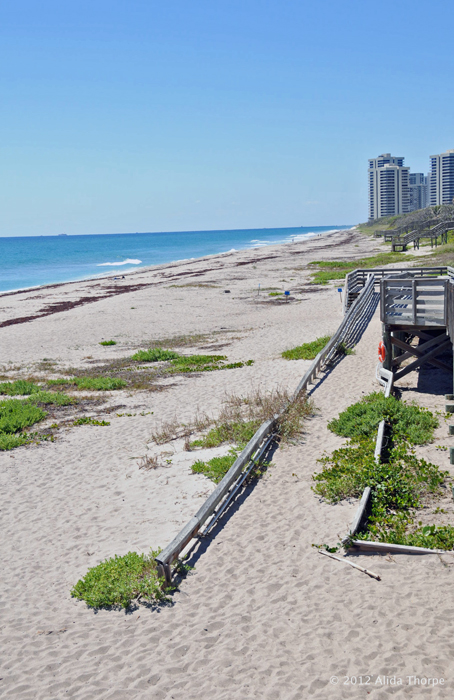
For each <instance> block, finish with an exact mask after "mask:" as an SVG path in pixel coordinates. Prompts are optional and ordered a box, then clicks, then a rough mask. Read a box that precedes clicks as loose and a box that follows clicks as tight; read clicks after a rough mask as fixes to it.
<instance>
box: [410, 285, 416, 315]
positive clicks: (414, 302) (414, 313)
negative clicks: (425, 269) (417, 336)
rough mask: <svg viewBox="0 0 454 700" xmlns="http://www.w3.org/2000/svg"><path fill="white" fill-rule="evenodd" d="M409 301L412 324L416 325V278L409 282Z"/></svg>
mask: <svg viewBox="0 0 454 700" xmlns="http://www.w3.org/2000/svg"><path fill="white" fill-rule="evenodd" d="M411 297H412V299H411V302H412V305H413V325H414V326H416V280H415V279H414V280H412V282H411Z"/></svg>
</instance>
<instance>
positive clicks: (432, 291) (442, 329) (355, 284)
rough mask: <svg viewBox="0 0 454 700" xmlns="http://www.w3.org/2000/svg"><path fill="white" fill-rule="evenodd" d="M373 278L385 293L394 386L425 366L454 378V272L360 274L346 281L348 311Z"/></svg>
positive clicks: (424, 270) (388, 358) (382, 298)
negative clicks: (367, 281) (366, 283)
mask: <svg viewBox="0 0 454 700" xmlns="http://www.w3.org/2000/svg"><path fill="white" fill-rule="evenodd" d="M448 223H450V222H448ZM447 225H448V224H447ZM369 275H373V276H374V280H375V285H379V288H380V319H381V322H382V324H383V325H382V328H383V343H384V346H385V350H386V357H385V360H384V362H383V367H384V369H387V370H391V371H392V372H393V374H394V381H398V380H399V379H401V378H402V377H404V376H405V375H407V374H409V372H412V371H414V370H415V369H418V368H419V367H421V366H422V365H423V364H426V363H428V364H430V365H432V366H434V367H437V368H438V369H442V370H444V371H446V372H448V373H449V374H450V375H451V376H453V361H452V342H453V339H454V268H452V267H449V266H446V267H438V268H437V267H426V268H424V267H422V268H406V269H400V270H398V269H390V268H386V269H384V268H381V269H373V270H355V271H354V272H353V273H350V275H349V276H348V277H347V284H346V289H345V297H344V298H345V303H346V307H347V308H348V305H349V304H350V303H351V302H352V300H353V299H354V298H355V296H356V295H357V294H358V293H359V292H360V290H361V288H362V285H363V284H364V281H363V280H364V279H366V278H367V277H368V276H369ZM448 354H449V356H450V359H449V360H448V359H447V357H446V356H447V355H448ZM442 356H443V357H442ZM410 358H414V359H413V361H412V362H411V363H409V364H406V365H405V366H403V363H404V362H405V361H406V360H408V359H410Z"/></svg>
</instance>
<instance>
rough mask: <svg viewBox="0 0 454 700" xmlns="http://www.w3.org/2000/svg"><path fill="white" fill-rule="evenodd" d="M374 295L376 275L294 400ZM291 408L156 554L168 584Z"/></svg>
mask: <svg viewBox="0 0 454 700" xmlns="http://www.w3.org/2000/svg"><path fill="white" fill-rule="evenodd" d="M373 296H374V277H373V276H372V275H371V276H370V277H369V279H368V280H367V281H366V284H365V285H364V286H363V288H362V290H361V293H360V295H359V296H358V298H357V299H356V301H355V302H354V304H353V305H352V306H351V307H350V309H349V310H348V313H347V314H346V315H345V316H344V318H343V319H342V322H341V324H340V326H339V328H338V329H337V331H336V333H335V334H334V335H333V337H332V338H331V339H330V341H329V342H328V343H327V344H326V345H325V347H324V348H323V349H322V350H321V351H320V352H319V353H318V355H317V357H315V359H314V360H313V362H312V363H311V366H310V367H309V369H308V370H307V372H306V373H305V375H304V376H303V378H302V379H301V381H300V383H299V384H298V386H297V388H296V390H295V392H294V394H293V396H292V398H291V401H294V400H295V399H296V398H297V397H298V396H299V395H300V394H301V393H302V392H304V391H306V389H307V386H308V384H310V383H311V382H313V381H314V379H315V378H316V376H317V374H318V373H319V372H320V370H321V369H322V367H324V366H325V365H327V364H328V363H329V361H330V360H331V359H332V358H333V357H334V356H335V354H336V353H337V352H338V348H339V345H341V344H342V343H343V344H345V346H346V347H348V346H349V345H350V344H351V343H352V342H353V339H354V338H355V333H357V331H358V329H359V328H360V327H361V326H362V327H364V318H365V312H366V311H367V309H368V307H369V306H370V305H371V303H372V301H373ZM287 407H288V406H284V407H283V408H282V410H281V411H280V413H278V414H276V415H275V416H274V418H273V419H272V420H269V421H267V422H266V423H263V424H262V425H261V426H260V428H259V429H258V430H257V432H256V433H255V435H254V436H253V437H252V439H251V440H250V441H249V442H248V444H247V445H246V447H245V448H244V450H243V451H242V452H241V454H240V455H239V456H238V457H237V459H236V460H235V462H234V464H233V465H232V467H231V468H230V469H229V471H228V472H227V474H226V475H225V476H224V478H223V479H222V481H221V482H220V483H219V484H218V485H217V486H216V488H215V489H214V491H213V492H212V494H211V495H210V496H209V497H208V498H207V500H206V501H205V503H204V504H203V506H202V507H201V508H200V509H199V510H198V512H197V513H196V514H195V515H194V517H193V518H191V520H190V521H189V522H188V523H187V524H186V525H185V527H184V528H183V529H182V530H181V531H180V532H179V533H178V535H177V536H176V537H175V538H174V539H173V540H172V542H171V543H170V544H169V545H168V546H167V547H166V548H165V549H164V550H163V551H162V552H161V553H160V554H159V555H158V556H157V557H156V563H157V565H158V572H159V575H160V576H162V577H164V578H165V581H166V584H170V581H171V578H172V572H171V564H172V562H174V561H175V560H176V559H177V558H178V557H179V555H180V554H181V552H182V551H183V549H185V548H186V547H187V545H188V544H189V543H190V542H191V540H192V539H193V538H195V537H196V536H197V535H198V534H199V533H200V531H201V529H202V526H203V525H204V523H206V521H207V520H208V518H210V517H212V518H213V519H215V518H216V517H217V516H218V514H219V513H220V511H221V509H223V508H224V505H225V501H226V499H228V498H229V497H230V494H231V493H232V492H233V491H234V490H235V488H236V485H237V484H238V482H239V480H240V479H241V478H242V475H243V473H244V470H245V469H246V468H247V467H248V465H249V464H250V462H251V460H253V459H254V458H255V457H256V456H257V454H258V453H259V451H260V449H261V447H262V445H263V443H264V442H265V441H266V440H269V439H270V436H272V435H273V433H274V431H275V429H276V427H277V425H278V423H279V419H280V417H281V416H282V414H283V413H284V412H285V410H286V409H287Z"/></svg>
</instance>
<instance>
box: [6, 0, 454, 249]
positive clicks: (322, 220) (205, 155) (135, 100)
mask: <svg viewBox="0 0 454 700" xmlns="http://www.w3.org/2000/svg"><path fill="white" fill-rule="evenodd" d="M453 15H454V10H453V5H452V3H451V2H448V1H447V0H446V1H445V0H432V2H431V3H430V4H429V3H427V2H422V1H421V0H412V1H411V2H409V1H407V0H393V1H392V2H391V1H389V0H381V1H380V3H369V2H365V1H364V0H343V1H342V2H341V1H340V0H325V2H314V1H313V0H311V2H308V1H307V0H286V1H285V2H282V0H281V2H277V1H275V0H269V1H266V0H260V2H259V1H258V0H228V1H227V0H215V2H213V0H209V1H208V0H202V1H201V0H191V2H188V0H184V1H183V0H168V1H167V2H164V3H163V2H155V1H154V0H143V1H142V0H139V1H137V0H128V2H127V3H126V2H124V0H122V2H119V1H118V0H109V1H108V2H107V1H106V0H89V1H86V0H72V2H71V3H68V2H61V0H58V2H57V1H53V2H49V1H48V0H43V1H41V2H37V1H35V2H31V1H22V0H16V1H15V3H13V2H12V1H11V0H9V2H7V3H3V5H2V6H1V7H0V95H1V100H0V133H1V136H2V138H1V140H0V149H1V152H0V164H1V167H0V236H15V235H18V236H20V235H22V236H23V235H42V234H57V233H68V234H82V233H113V232H135V231H176V230H197V229H202V230H203V229H229V228H256V227H257V228H259V227H274V226H310V225H325V224H326V225H331V224H349V223H356V222H358V221H362V220H366V219H367V181H366V169H367V159H368V158H370V157H376V156H377V155H378V154H380V153H383V152H388V151H390V152H391V153H393V154H395V155H403V156H405V159H406V161H405V162H406V165H409V166H410V167H411V168H412V170H413V171H417V172H419V171H423V172H427V170H428V167H429V155H431V154H433V153H440V152H442V151H445V150H447V149H448V148H454V133H453V101H454V97H453V91H452V76H453V62H454V60H453V55H454V54H453V51H452V20H453Z"/></svg>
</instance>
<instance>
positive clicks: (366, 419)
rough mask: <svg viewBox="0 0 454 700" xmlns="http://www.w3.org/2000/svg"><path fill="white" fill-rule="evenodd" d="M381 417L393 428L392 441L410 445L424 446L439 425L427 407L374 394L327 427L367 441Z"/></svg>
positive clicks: (335, 431) (337, 432) (341, 433)
mask: <svg viewBox="0 0 454 700" xmlns="http://www.w3.org/2000/svg"><path fill="white" fill-rule="evenodd" d="M383 418H384V419H385V421H386V422H387V423H389V424H390V425H391V426H392V431H393V435H394V437H395V438H405V439H407V440H408V441H409V442H410V443H411V444H413V445H424V444H425V443H427V442H429V441H430V440H432V438H433V432H434V429H435V428H436V427H437V426H438V420H437V419H436V417H435V416H434V415H433V414H432V413H431V412H430V411H429V410H427V409H426V408H421V407H419V406H416V405H415V404H409V403H403V402H401V401H398V400H397V399H396V398H395V397H394V396H390V397H389V398H385V396H384V395H383V394H382V393H380V392H374V393H372V394H368V395H367V396H365V397H364V398H363V399H362V400H361V401H359V402H358V403H355V404H353V405H352V406H349V407H348V408H347V409H346V410H345V411H343V412H342V413H341V414H340V415H339V417H338V418H335V419H334V420H332V421H331V422H330V423H328V428H329V429H330V430H331V431H332V432H333V433H336V435H341V436H342V437H349V438H355V439H356V438H357V439H361V438H367V437H371V436H372V435H373V434H374V433H375V432H376V431H377V428H378V424H379V423H380V422H381V421H382V420H383Z"/></svg>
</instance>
